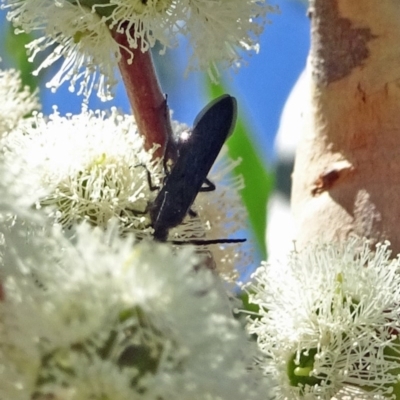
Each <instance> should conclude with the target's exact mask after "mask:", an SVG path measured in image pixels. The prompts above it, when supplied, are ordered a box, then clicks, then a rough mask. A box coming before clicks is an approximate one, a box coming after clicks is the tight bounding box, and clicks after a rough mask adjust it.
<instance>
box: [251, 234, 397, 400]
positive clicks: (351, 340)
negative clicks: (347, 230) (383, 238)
mask: <svg viewBox="0 0 400 400" xmlns="http://www.w3.org/2000/svg"><path fill="white" fill-rule="evenodd" d="M247 290H249V293H250V301H251V302H252V303H253V304H256V305H258V306H259V317H258V318H255V319H253V320H251V321H250V323H249V330H250V332H251V333H254V334H256V335H257V337H258V343H259V347H260V349H261V351H262V352H263V353H264V354H265V356H266V360H265V363H264V368H265V371H266V373H267V375H269V376H272V377H273V378H274V379H275V381H276V393H275V396H276V398H277V399H287V400H294V399H321V400H322V399H326V400H328V399H331V398H332V397H333V396H334V397H335V398H344V399H350V398H351V399H372V398H373V399H378V398H379V399H383V398H394V399H399V398H400V379H399V373H400V338H399V333H400V259H399V258H398V257H397V258H395V259H391V252H390V250H389V244H388V243H384V244H380V245H377V246H376V248H375V249H371V246H370V243H369V242H368V241H362V240H360V239H355V238H353V239H351V240H349V241H348V242H347V243H346V244H343V245H334V244H327V245H322V244H321V245H317V246H310V247H309V248H307V249H305V250H303V251H301V252H293V253H292V255H291V257H290V259H289V260H288V263H287V264H276V265H266V264H264V265H263V266H261V267H260V268H259V269H258V270H257V271H256V273H255V274H254V283H253V284H251V285H249V286H248V287H247Z"/></svg>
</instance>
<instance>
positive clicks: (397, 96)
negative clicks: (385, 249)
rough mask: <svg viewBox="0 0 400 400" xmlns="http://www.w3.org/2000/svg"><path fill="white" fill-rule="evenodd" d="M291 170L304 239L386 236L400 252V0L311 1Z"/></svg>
mask: <svg viewBox="0 0 400 400" xmlns="http://www.w3.org/2000/svg"><path fill="white" fill-rule="evenodd" d="M310 3H311V5H310V17H311V21H312V22H311V23H312V39H311V40H312V48H311V52H310V56H309V61H308V66H307V69H308V74H309V78H310V86H309V92H308V93H307V96H310V97H309V98H305V99H304V102H305V104H307V107H306V110H305V112H304V116H303V126H301V127H299V130H300V131H299V132H298V134H301V135H302V138H301V140H300V144H299V146H298V150H297V155H296V161H295V169H294V173H293V190H292V211H293V215H294V218H295V226H296V232H297V233H296V239H297V243H298V246H299V247H301V246H303V245H304V244H305V243H308V242H310V241H312V242H315V241H318V240H343V239H344V238H345V237H347V236H348V235H349V234H351V233H356V234H357V235H359V236H362V237H368V238H371V239H373V240H374V241H381V240H385V239H388V240H390V241H391V243H392V247H393V250H394V251H395V252H396V253H398V252H400V1H398V0H379V1H377V0H312V1H311V2H310Z"/></svg>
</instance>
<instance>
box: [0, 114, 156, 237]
mask: <svg viewBox="0 0 400 400" xmlns="http://www.w3.org/2000/svg"><path fill="white" fill-rule="evenodd" d="M4 144H5V148H6V149H7V152H6V156H8V158H9V159H11V160H12V159H14V158H19V159H21V160H25V162H26V163H27V164H28V169H29V170H32V171H35V173H36V174H37V175H38V177H39V179H40V182H41V186H42V187H43V189H44V190H45V191H46V192H47V193H48V194H47V195H46V196H45V197H43V198H42V199H41V200H40V202H39V204H38V206H41V207H45V206H53V209H52V210H53V211H52V212H51V213H50V215H51V216H52V217H53V218H54V219H55V221H56V222H59V223H61V224H62V225H63V226H65V227H70V226H71V225H72V224H74V223H76V222H79V221H81V220H86V221H89V222H90V223H92V224H93V225H95V226H100V227H103V228H105V227H106V226H107V224H108V222H109V221H110V219H111V218H113V217H114V218H118V220H119V221H120V224H121V230H122V231H123V232H124V231H133V232H135V233H137V234H140V233H143V230H145V225H146V224H147V225H148V221H147V219H146V218H145V216H144V213H145V211H146V207H147V205H148V202H149V199H150V198H151V196H152V193H151V191H150V188H149V183H148V181H147V176H148V173H149V174H150V175H151V176H152V177H153V180H154V184H158V183H159V179H160V177H161V175H160V171H161V167H160V165H159V161H155V162H154V161H152V159H151V158H152V152H146V151H145V150H144V149H143V140H142V138H141V136H140V135H139V133H138V131H137V126H136V123H135V121H134V119H133V117H131V116H129V115H121V114H119V113H118V112H117V111H116V109H112V110H111V112H110V114H107V113H105V112H91V111H83V112H82V113H81V114H79V115H68V116H66V117H62V116H61V115H60V114H59V113H58V112H57V111H56V112H54V113H53V114H52V115H51V116H50V117H49V118H48V119H47V118H46V117H44V116H43V115H42V114H36V115H35V116H34V118H32V120H31V124H30V125H29V126H28V125H25V126H22V127H21V128H20V129H16V130H15V131H14V132H13V133H12V134H10V135H9V136H8V137H7V138H6V140H5V142H4ZM10 163H11V161H10Z"/></svg>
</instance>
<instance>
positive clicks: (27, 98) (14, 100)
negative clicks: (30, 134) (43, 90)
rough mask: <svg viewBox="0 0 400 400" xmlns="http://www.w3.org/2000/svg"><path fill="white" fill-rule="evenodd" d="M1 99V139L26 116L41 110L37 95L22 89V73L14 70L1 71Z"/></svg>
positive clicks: (27, 88)
mask: <svg viewBox="0 0 400 400" xmlns="http://www.w3.org/2000/svg"><path fill="white" fill-rule="evenodd" d="M0 61H1V60H0ZM0 98H1V107H0V137H1V136H3V135H5V134H6V133H7V132H8V131H10V130H11V129H13V128H15V127H16V125H17V124H18V122H20V120H21V119H22V118H23V117H24V116H27V115H29V114H30V113H31V112H32V111H33V110H37V109H39V101H38V98H37V95H36V93H31V91H30V89H29V87H27V86H26V87H22V81H21V76H20V73H19V72H18V71H16V70H14V69H5V70H0Z"/></svg>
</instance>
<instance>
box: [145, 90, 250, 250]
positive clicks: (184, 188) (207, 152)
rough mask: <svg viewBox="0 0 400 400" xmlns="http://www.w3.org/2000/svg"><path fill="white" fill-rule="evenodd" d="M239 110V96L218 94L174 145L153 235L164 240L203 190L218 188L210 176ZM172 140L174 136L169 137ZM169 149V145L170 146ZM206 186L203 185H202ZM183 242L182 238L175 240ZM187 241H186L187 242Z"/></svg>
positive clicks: (154, 216)
mask: <svg viewBox="0 0 400 400" xmlns="http://www.w3.org/2000/svg"><path fill="white" fill-rule="evenodd" d="M236 114H237V104H236V99H235V98H234V97H232V96H229V95H227V94H226V95H223V96H221V97H218V98H217V99H215V100H214V101H212V102H211V103H209V104H208V105H207V106H206V107H204V108H203V110H202V111H201V112H200V113H199V114H198V116H197V117H196V119H195V121H194V126H193V130H192V133H191V135H190V136H188V138H187V139H186V140H184V141H181V142H179V143H178V144H177V145H175V146H174V149H175V150H176V152H175V153H174V154H172V156H171V155H169V157H171V159H172V160H173V161H174V164H173V166H172V168H171V170H170V171H169V172H167V176H166V178H165V180H164V183H163V186H162V188H161V190H160V192H159V193H158V195H157V197H156V198H155V200H154V202H153V203H152V204H151V206H150V218H151V224H152V227H153V228H154V238H155V239H156V240H159V241H165V240H166V239H167V236H168V231H169V230H170V229H171V228H173V227H175V226H178V225H179V224H180V223H181V222H182V221H183V219H184V218H185V216H186V214H187V213H188V212H189V213H190V212H191V211H190V207H191V205H192V204H193V202H194V200H195V198H196V196H197V194H198V193H199V192H200V191H212V190H215V185H214V184H213V183H212V182H210V181H209V180H208V179H207V175H208V173H209V171H210V169H211V167H212V166H213V164H214V162H215V159H216V158H217V156H218V154H219V152H220V150H221V148H222V146H223V144H224V143H225V141H226V139H227V138H228V137H229V136H230V135H231V134H232V132H233V129H234V126H235V122H236ZM170 140H172V139H170ZM167 149H168V146H167ZM204 184H205V185H206V186H203V185H204ZM244 241H245V239H216V240H191V241H189V243H191V244H217V243H240V242H244ZM174 243H183V242H174ZM185 243H186V242H185Z"/></svg>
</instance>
